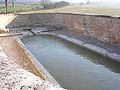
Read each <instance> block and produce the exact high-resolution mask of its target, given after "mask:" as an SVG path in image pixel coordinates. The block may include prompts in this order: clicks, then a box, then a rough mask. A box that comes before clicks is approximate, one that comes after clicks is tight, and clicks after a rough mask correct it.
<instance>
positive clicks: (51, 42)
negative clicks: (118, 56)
mask: <svg viewBox="0 0 120 90" xmlns="http://www.w3.org/2000/svg"><path fill="white" fill-rule="evenodd" d="M22 41H23V43H24V44H25V46H26V47H27V48H28V49H29V50H30V51H31V52H32V53H33V55H34V56H35V57H36V58H37V59H38V60H39V62H40V63H41V64H42V65H43V66H44V67H45V68H46V69H47V71H48V72H49V73H50V74H51V75H52V76H53V77H54V78H55V79H56V80H57V81H58V82H59V83H60V84H61V85H62V87H64V88H67V89H68V90H120V64H119V63H117V62H114V61H112V60H110V59H108V58H105V57H103V56H100V55H98V54H95V53H93V52H91V51H88V50H86V49H84V48H81V47H80V46H78V45H75V44H72V43H70V42H68V41H65V40H62V39H60V38H57V37H54V36H50V35H41V36H29V37H25V38H23V39H22Z"/></svg>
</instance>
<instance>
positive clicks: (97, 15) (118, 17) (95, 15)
mask: <svg viewBox="0 0 120 90" xmlns="http://www.w3.org/2000/svg"><path fill="white" fill-rule="evenodd" d="M30 14H31V15H33V14H68V15H80V16H94V17H106V18H116V19H120V16H117V15H114V16H111V15H102V14H80V13H54V12H53V13H52V12H51V13H18V14H16V15H30Z"/></svg>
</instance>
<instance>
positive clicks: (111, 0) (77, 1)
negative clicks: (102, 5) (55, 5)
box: [55, 0, 120, 3]
mask: <svg viewBox="0 0 120 90" xmlns="http://www.w3.org/2000/svg"><path fill="white" fill-rule="evenodd" d="M55 1H62V0H55ZM64 1H67V2H74V3H80V2H86V1H87V0H64ZM90 1H92V2H97V1H98V2H111V3H118V2H120V0H90Z"/></svg>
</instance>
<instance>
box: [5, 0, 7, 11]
mask: <svg viewBox="0 0 120 90" xmlns="http://www.w3.org/2000/svg"><path fill="white" fill-rule="evenodd" d="M5 8H6V13H7V0H5Z"/></svg>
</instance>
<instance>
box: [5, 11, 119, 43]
mask: <svg viewBox="0 0 120 90" xmlns="http://www.w3.org/2000/svg"><path fill="white" fill-rule="evenodd" d="M44 25H49V26H55V27H58V28H64V29H65V30H68V31H73V32H75V33H77V34H82V35H85V36H88V37H92V38H96V39H98V40H100V41H104V42H106V43H110V44H114V45H120V18H119V17H111V16H100V15H82V14H68V13H34V14H33V13H32V14H19V15H18V16H17V17H16V18H15V19H14V20H13V21H12V22H11V23H9V24H8V25H7V28H11V29H12V28H18V27H38V26H44Z"/></svg>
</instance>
